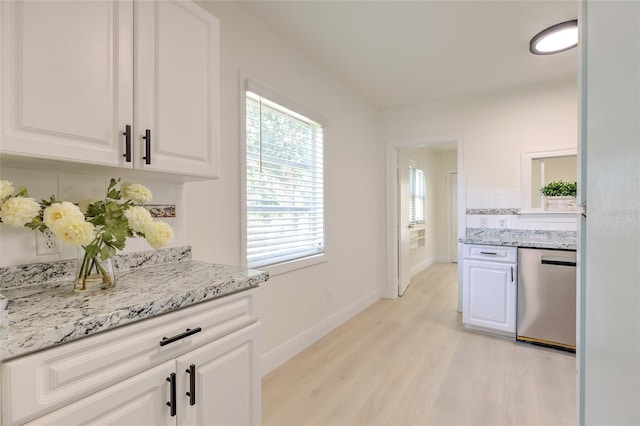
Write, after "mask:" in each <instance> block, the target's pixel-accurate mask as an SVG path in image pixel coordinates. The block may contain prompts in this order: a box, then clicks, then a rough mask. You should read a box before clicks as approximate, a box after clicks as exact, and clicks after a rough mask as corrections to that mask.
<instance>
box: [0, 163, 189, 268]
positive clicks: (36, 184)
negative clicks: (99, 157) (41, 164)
mask: <svg viewBox="0 0 640 426" xmlns="http://www.w3.org/2000/svg"><path fill="white" fill-rule="evenodd" d="M102 173H104V172H102ZM111 177H114V178H117V177H118V175H117V170H114V171H113V173H111V174H108V175H107V174H91V175H88V174H76V173H61V172H52V171H41V170H30V169H20V168H10V167H3V168H2V169H1V170H0V179H3V180H8V181H12V182H13V184H14V186H15V187H16V188H18V187H19V186H25V187H27V189H28V190H29V196H31V197H33V198H35V199H36V200H37V201H39V200H41V199H48V198H49V196H51V195H55V196H56V198H58V199H60V200H65V201H71V202H74V203H79V202H81V201H84V200H87V199H91V198H93V199H102V198H103V197H104V194H105V191H106V188H107V186H108V182H109V179H110V178H111ZM123 181H130V182H135V183H140V184H142V185H144V186H146V187H148V188H149V189H150V190H151V192H152V193H153V200H152V201H151V203H152V204H154V205H157V206H156V207H157V210H158V212H157V215H158V216H162V217H161V218H159V220H162V221H165V222H167V223H168V224H169V225H170V226H171V228H173V232H174V237H173V241H172V242H171V243H170V244H169V247H180V246H184V245H185V244H186V241H185V230H184V215H181V214H180V212H181V211H183V196H182V184H176V183H173V182H165V181H161V180H155V179H151V178H148V179H138V178H136V179H135V180H134V179H123ZM36 232H37V231H33V230H30V229H28V228H13V227H10V226H5V225H0V252H1V253H2V256H1V258H0V267H3V266H13V265H24V264H29V263H45V262H52V261H57V260H64V259H74V261H75V259H76V257H77V249H76V247H73V246H69V245H66V244H62V246H61V251H62V253H57V254H48V255H42V256H37V255H36V234H35V233H36ZM144 250H152V248H151V247H150V246H149V244H148V243H147V242H146V240H145V239H144V238H130V239H128V240H127V244H126V248H125V249H124V250H123V251H122V252H123V253H128V252H138V251H144Z"/></svg>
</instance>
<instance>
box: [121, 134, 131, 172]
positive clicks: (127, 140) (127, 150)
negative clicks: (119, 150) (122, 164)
mask: <svg viewBox="0 0 640 426" xmlns="http://www.w3.org/2000/svg"><path fill="white" fill-rule="evenodd" d="M122 134H123V135H124V155H123V157H124V158H125V160H124V161H126V162H127V163H130V162H131V125H130V124H127V125H126V126H124V132H122Z"/></svg>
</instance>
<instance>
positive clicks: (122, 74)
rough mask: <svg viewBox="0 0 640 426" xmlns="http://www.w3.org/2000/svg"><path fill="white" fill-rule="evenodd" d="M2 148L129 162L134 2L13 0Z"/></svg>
mask: <svg viewBox="0 0 640 426" xmlns="http://www.w3.org/2000/svg"><path fill="white" fill-rule="evenodd" d="M0 7H2V32H3V34H2V37H3V46H2V86H3V87H2V102H3V105H2V121H3V123H2V139H1V140H0V148H1V149H2V152H3V153H7V154H17V155H26V156H31V157H36V158H47V159H55V160H71V161H81V162H85V163H97V164H105V165H112V166H120V165H124V164H125V162H124V158H122V157H121V152H123V144H124V136H122V135H121V133H122V131H124V128H125V125H126V124H132V122H133V72H132V70H133V38H132V31H131V30H132V26H131V23H132V22H133V4H132V3H131V2H115V3H111V2H104V1H103V2H93V1H91V2H84V1H83V2H57V1H24V2H23V1H7V2H2V3H1V4H0Z"/></svg>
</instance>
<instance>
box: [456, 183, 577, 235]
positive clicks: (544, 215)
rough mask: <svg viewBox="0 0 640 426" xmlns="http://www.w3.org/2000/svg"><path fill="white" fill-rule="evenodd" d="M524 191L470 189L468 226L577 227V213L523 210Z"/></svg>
mask: <svg viewBox="0 0 640 426" xmlns="http://www.w3.org/2000/svg"><path fill="white" fill-rule="evenodd" d="M521 204H522V199H521V191H519V190H496V191H469V192H468V193H467V210H466V226H467V228H477V229H496V230H526V231H568V232H576V231H577V229H578V214H577V213H573V214H567V213H548V212H539V213H527V214H521V213H520V206H521Z"/></svg>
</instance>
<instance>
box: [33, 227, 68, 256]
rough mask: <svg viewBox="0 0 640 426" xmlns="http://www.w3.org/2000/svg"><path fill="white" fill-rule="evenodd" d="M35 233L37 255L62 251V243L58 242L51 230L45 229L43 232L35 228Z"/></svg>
mask: <svg viewBox="0 0 640 426" xmlns="http://www.w3.org/2000/svg"><path fill="white" fill-rule="evenodd" d="M35 233H36V255H37V256H44V255H47V254H60V253H62V245H61V244H60V240H59V239H58V237H56V236H55V235H54V233H53V232H51V230H50V229H45V231H44V232H40V231H37V230H36V231H35Z"/></svg>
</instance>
